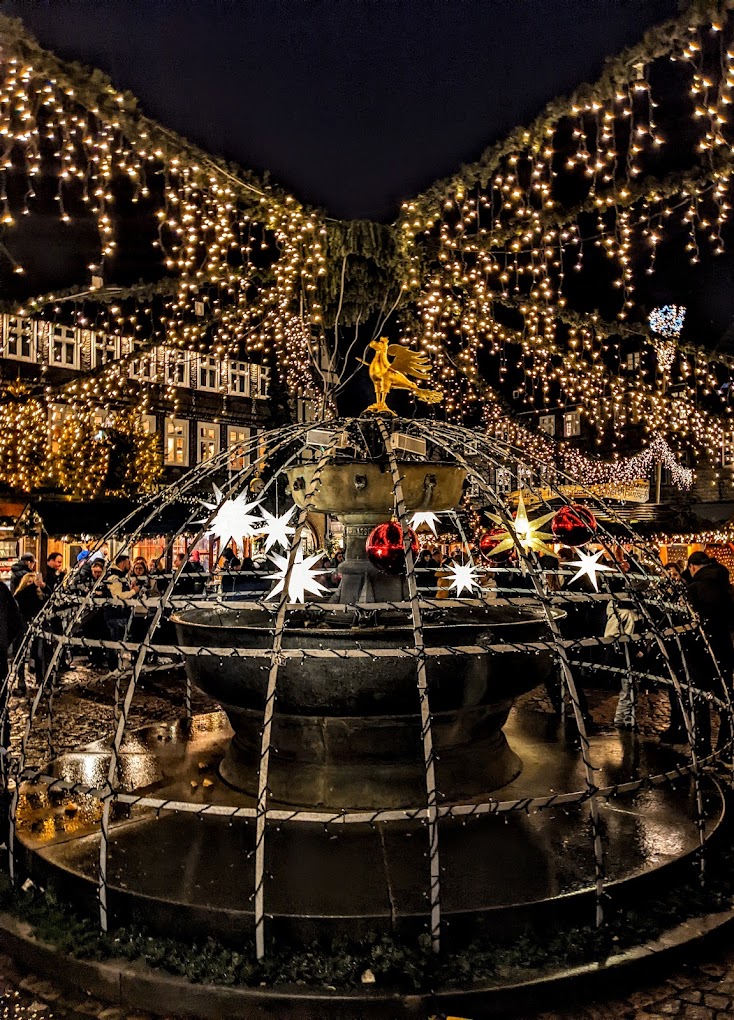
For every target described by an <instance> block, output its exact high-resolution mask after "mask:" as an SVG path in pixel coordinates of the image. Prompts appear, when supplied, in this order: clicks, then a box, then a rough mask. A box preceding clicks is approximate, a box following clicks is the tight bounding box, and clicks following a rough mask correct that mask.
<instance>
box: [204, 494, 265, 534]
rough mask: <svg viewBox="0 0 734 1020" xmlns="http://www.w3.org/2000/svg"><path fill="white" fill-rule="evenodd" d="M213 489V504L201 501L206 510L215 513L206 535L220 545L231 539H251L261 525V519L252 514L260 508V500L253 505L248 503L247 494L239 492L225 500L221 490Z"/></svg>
mask: <svg viewBox="0 0 734 1020" xmlns="http://www.w3.org/2000/svg"><path fill="white" fill-rule="evenodd" d="M213 489H214V502H213V503H207V502H206V500H202V503H203V504H204V506H205V507H206V508H207V510H216V511H217V512H216V514H215V515H214V517H213V518H212V520H211V522H210V524H209V527H208V528H207V531H206V534H207V535H211V536H212V537H213V538H218V539H219V541H220V542H221V543H222V545H226V544H227V542H229V540H230V539H231V538H234V539H240V538H252V536H253V535H255V534H256V527H255V526H256V525H258V524H261V523H262V521H261V518H259V517H258V516H257V515H256V514H253V513H252V511H253V510H254V509H255V508H256V507H258V506H260V504H261V503H262V500H261V499H258V500H256V501H255V502H254V503H248V502H247V494H246V493H244V492H241V493H240V494H239V496H228V497H227V498H226V499H225V496H224V493H223V492H222V491H221V489H219V488H217V486H216V485H214V486H213Z"/></svg>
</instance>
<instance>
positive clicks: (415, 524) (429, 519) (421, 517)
mask: <svg viewBox="0 0 734 1020" xmlns="http://www.w3.org/2000/svg"><path fill="white" fill-rule="evenodd" d="M437 520H438V514H434V513H433V511H432V510H426V511H423V510H416V512H415V513H414V514H413V516H412V517H411V518H410V526H411V528H412V529H413V531H416V530H417V529H418V528H419V527H420V526H421V524H425V525H427V527H429V528H430V529H431V531H432V532H433V534H434V535H435V534H436V521H437Z"/></svg>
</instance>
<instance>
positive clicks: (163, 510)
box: [28, 498, 202, 538]
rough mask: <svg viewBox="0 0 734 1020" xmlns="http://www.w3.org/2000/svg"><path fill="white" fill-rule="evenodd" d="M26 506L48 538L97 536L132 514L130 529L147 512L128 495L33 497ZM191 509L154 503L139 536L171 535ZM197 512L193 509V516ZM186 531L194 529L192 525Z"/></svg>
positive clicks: (183, 504) (175, 504)
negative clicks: (63, 497) (104, 497)
mask: <svg viewBox="0 0 734 1020" xmlns="http://www.w3.org/2000/svg"><path fill="white" fill-rule="evenodd" d="M28 506H29V509H30V510H32V511H33V512H34V513H35V514H37V515H38V517H39V518H40V519H41V522H42V525H43V530H44V531H45V532H46V534H47V535H49V536H50V537H51V538H64V537H69V538H82V537H89V538H101V537H102V535H106V534H107V532H108V531H110V530H111V529H112V528H114V527H115V526H116V525H118V524H119V523H120V522H121V521H124V520H125V518H126V517H129V516H130V515H131V514H132V515H134V516H133V517H132V519H131V521H130V523H129V525H128V526H127V527H126V528H125V531H126V532H128V533H130V532H132V531H134V530H136V529H137V527H138V526H139V525H140V524H142V522H143V521H144V520H145V519H146V517H147V516H148V514H149V512H150V511H149V510H146V509H145V507H144V506H143V505H141V504H140V503H138V502H136V501H135V500H132V499H89V500H70V499H53V498H48V499H37V500H31V501H30V503H29V505H28ZM192 513H194V508H193V507H192V506H191V505H190V504H188V503H183V502H175V503H169V504H166V505H165V506H158V507H157V508H156V511H155V516H154V517H153V519H152V520H151V521H149V522H147V523H146V524H145V526H144V527H143V529H142V531H141V533H140V537H141V538H154V537H158V536H163V535H172V534H174V533H176V532H177V531H179V530H180V529H181V528H182V527H183V526H184V525H185V524H186V522H187V520H188V519H189V517H190V516H191V515H192ZM200 516H202V515H201V514H196V513H194V517H200ZM186 530H187V532H192V531H196V530H197V528H196V526H195V525H191V526H189V527H188V528H187V529H186Z"/></svg>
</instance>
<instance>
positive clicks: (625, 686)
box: [604, 585, 641, 730]
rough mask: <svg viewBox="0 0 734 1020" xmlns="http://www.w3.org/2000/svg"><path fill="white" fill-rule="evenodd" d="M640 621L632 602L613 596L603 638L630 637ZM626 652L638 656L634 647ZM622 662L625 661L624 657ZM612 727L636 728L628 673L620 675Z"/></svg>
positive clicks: (620, 596) (622, 728) (608, 608)
mask: <svg viewBox="0 0 734 1020" xmlns="http://www.w3.org/2000/svg"><path fill="white" fill-rule="evenodd" d="M610 587H611V585H610ZM640 619H641V617H640V614H639V613H638V612H637V610H636V608H635V603H634V602H633V601H631V600H629V599H625V598H624V597H623V595H622V594H620V595H619V596H617V595H613V596H612V598H611V599H610V601H609V602H607V609H606V624H605V626H604V637H605V638H619V637H623V636H630V635H632V634H634V633H635V630H636V628H637V624H638V623H639V621H640ZM628 651H629V654H630V655H631V656H632V657H633V658H634V657H636V655H638V654H640V653H639V649H637V648H635V647H634V646H632V648H630V649H628ZM624 661H625V662H626V661H627V660H626V657H625V659H624ZM614 725H615V726H616V727H617V729H618V730H634V728H635V726H636V720H635V691H634V686H633V684H632V679H631V677H630V675H629V673H628V672H625V673H622V688H621V691H620V694H619V701H618V702H617V709H616V711H615V713H614Z"/></svg>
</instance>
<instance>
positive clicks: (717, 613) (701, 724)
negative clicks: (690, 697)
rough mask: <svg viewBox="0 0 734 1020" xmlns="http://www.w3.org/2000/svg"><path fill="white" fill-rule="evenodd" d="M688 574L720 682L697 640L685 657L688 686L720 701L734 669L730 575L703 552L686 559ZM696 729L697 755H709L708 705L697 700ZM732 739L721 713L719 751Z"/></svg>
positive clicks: (700, 643) (709, 718)
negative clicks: (708, 693)
mask: <svg viewBox="0 0 734 1020" xmlns="http://www.w3.org/2000/svg"><path fill="white" fill-rule="evenodd" d="M688 570H689V571H690V573H691V582H690V584H689V585H688V588H687V594H688V598H689V600H690V603H691V605H692V606H693V608H694V609H695V611H696V613H697V614H698V616H699V618H700V620H701V628H702V630H703V633H704V635H705V637H706V640H707V642H708V645H709V647H710V648H711V652H712V653H713V656H714V658H715V659H716V662H717V664H718V668H719V672H720V674H721V680H720V679H719V677H718V675H717V672H716V668H715V666H714V663H713V662H712V661H711V656H710V655H709V654H708V649H707V648H706V647H705V645H704V643H703V642H702V641H701V640H700V639H699V640H698V641H697V642H696V644H695V646H694V648H693V650H692V654H690V655H689V656H688V663H689V669H690V673H691V682H692V683H693V685H694V686H695V687H698V688H700V689H701V690H704V691H711V692H712V693H713V694H715V695H716V696H717V697H720V698H723V697H724V696H725V691H723V690H722V688H721V681H722V680H723V683H724V686H725V687H726V689H727V690H729V691H731V678H732V669H733V668H734V645H733V644H732V638H731V621H732V598H731V591H730V581H729V571H728V570H727V569H726V567H725V566H724V565H723V564H721V563H718V562H717V561H716V560H712V559H711V558H710V557H709V556H707V555H706V553H704V552H694V553H692V554H691V556H689V557H688ZM697 702H698V703H697V706H696V707H697V710H696V727H697V730H698V740H697V743H698V748H697V750H698V752H699V754H708V753H710V751H711V716H710V712H709V706H708V702H705V701H702V700H701V699H697ZM730 739H731V731H730V728H729V724H728V719H727V715H726V713H722V717H721V726H720V728H719V747H723V746H724V745H725V744H727V743H728V742H729V740H730Z"/></svg>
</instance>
